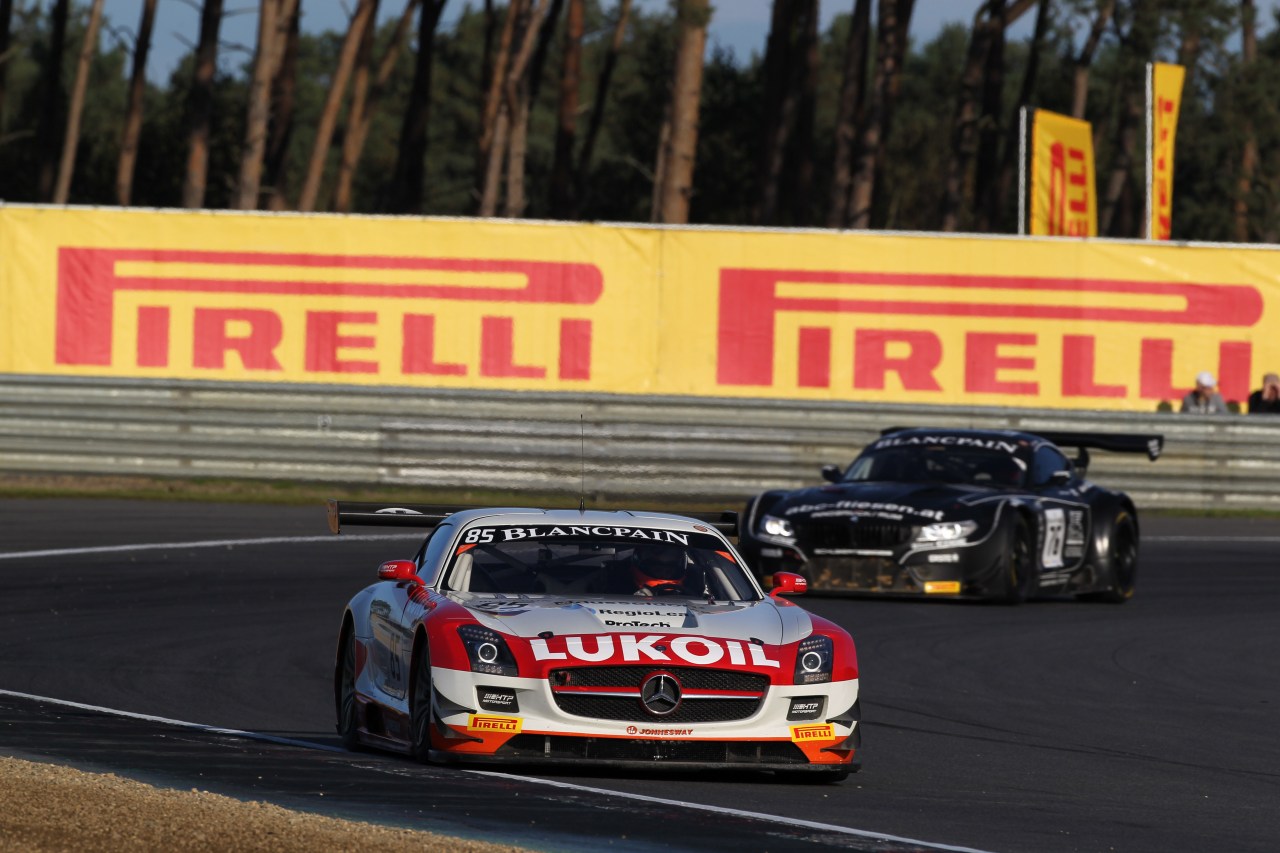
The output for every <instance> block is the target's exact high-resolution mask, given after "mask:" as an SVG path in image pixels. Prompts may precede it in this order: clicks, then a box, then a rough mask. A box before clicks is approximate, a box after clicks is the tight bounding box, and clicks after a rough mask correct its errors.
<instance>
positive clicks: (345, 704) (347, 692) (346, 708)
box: [336, 629, 360, 749]
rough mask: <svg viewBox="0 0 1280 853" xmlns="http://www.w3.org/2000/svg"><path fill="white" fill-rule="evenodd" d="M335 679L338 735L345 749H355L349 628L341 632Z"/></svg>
mask: <svg viewBox="0 0 1280 853" xmlns="http://www.w3.org/2000/svg"><path fill="white" fill-rule="evenodd" d="M337 681H338V689H337V691H336V692H337V697H336V698H337V702H338V737H339V738H340V739H341V740H342V746H343V747H344V748H345V749H355V748H356V746H357V745H358V743H359V737H360V733H359V726H358V720H357V714H358V711H357V703H356V638H355V635H354V634H353V633H352V631H351V630H350V629H348V630H347V631H344V632H343V634H342V646H341V656H340V658H339V661H338V679H337Z"/></svg>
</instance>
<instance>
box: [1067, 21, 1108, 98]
mask: <svg viewBox="0 0 1280 853" xmlns="http://www.w3.org/2000/svg"><path fill="white" fill-rule="evenodd" d="M1115 9H1116V3H1115V0H1107V2H1106V3H1104V4H1103V5H1102V7H1101V8H1099V9H1098V15H1097V17H1095V18H1094V19H1093V25H1092V26H1091V27H1090V28H1089V36H1088V37H1087V38H1086V39H1085V41H1084V44H1083V45H1082V46H1081V47H1080V53H1078V54H1077V55H1076V58H1075V61H1074V62H1073V63H1072V64H1073V65H1074V66H1075V68H1074V71H1073V72H1072V90H1071V115H1072V117H1073V118H1078V119H1083V118H1084V109H1085V104H1086V103H1087V102H1088V100H1089V66H1091V65H1093V55H1094V53H1096V52H1097V50H1098V43H1099V42H1100V41H1102V36H1103V33H1105V32H1106V30H1107V24H1108V23H1110V21H1111V16H1112V14H1114V13H1115Z"/></svg>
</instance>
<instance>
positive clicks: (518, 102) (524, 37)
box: [479, 0, 548, 216]
mask: <svg viewBox="0 0 1280 853" xmlns="http://www.w3.org/2000/svg"><path fill="white" fill-rule="evenodd" d="M547 5H548V0H539V3H538V5H537V7H536V8H533V9H529V8H527V7H526V9H525V10H524V11H525V12H527V14H526V15H523V16H522V17H523V19H524V20H523V22H522V26H521V27H520V30H521V38H520V50H519V51H518V52H517V53H516V56H515V59H514V60H513V61H512V63H511V68H510V70H509V71H508V72H507V77H506V80H505V81H504V82H503V87H502V92H503V96H502V101H501V104H500V105H499V109H498V124H499V125H500V126H501V133H498V132H496V131H495V134H494V140H493V144H492V146H491V147H490V149H489V163H488V168H487V169H486V172H485V184H484V188H483V191H482V193H481V197H480V211H479V215H480V216H494V215H495V214H496V213H497V210H498V195H499V191H500V189H501V183H502V180H501V179H502V162H503V160H504V159H505V160H507V163H508V168H509V167H510V165H511V163H512V162H518V163H519V164H520V166H521V168H520V172H519V173H518V174H515V175H513V174H511V173H510V171H508V174H507V190H508V193H511V192H512V191H513V190H514V192H515V194H516V195H517V196H518V197H517V198H515V199H512V198H510V196H509V197H508V200H507V204H506V208H505V209H506V211H507V215H509V216H510V215H517V216H518V215H519V214H518V213H515V214H513V213H511V211H512V210H514V209H517V208H518V209H519V210H521V211H523V209H524V169H523V163H524V159H523V158H524V145H525V140H526V138H527V133H528V119H529V113H528V89H527V88H523V87H527V85H528V79H527V76H526V75H527V72H528V70H529V62H530V60H532V58H533V51H534V47H535V45H536V43H537V38H538V32H539V27H540V25H541V23H542V19H543V17H544V16H545V15H546V13H547ZM512 146H515V147H517V148H518V149H519V151H518V152H517V155H516V157H515V160H514V161H513V159H512V151H511V147H512Z"/></svg>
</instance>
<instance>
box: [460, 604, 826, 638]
mask: <svg viewBox="0 0 1280 853" xmlns="http://www.w3.org/2000/svg"><path fill="white" fill-rule="evenodd" d="M449 596H450V598H452V599H453V600H454V601H456V602H457V603H458V604H460V605H462V606H463V607H465V608H466V609H467V610H468V611H469V612H470V613H471V614H472V615H473V616H474V617H475V619H476V621H477V622H479V623H480V624H482V625H484V626H485V627H487V628H492V629H493V630H495V631H499V632H502V633H505V634H513V635H515V636H518V637H525V638H532V637H538V636H541V635H544V634H545V633H546V632H548V631H550V632H551V633H552V634H556V635H582V634H620V633H628V634H634V633H637V632H641V633H656V632H661V633H664V634H693V635H697V636H701V637H715V638H719V639H726V640H744V641H748V642H749V641H751V640H753V639H754V640H759V641H760V642H762V643H765V644H766V645H775V646H777V645H784V644H787V643H794V642H797V641H799V640H801V639H804V638H805V637H807V636H808V635H809V634H810V633H812V629H813V626H812V622H811V621H810V619H809V614H808V613H806V612H805V611H804V610H803V609H802V608H800V607H793V606H790V605H786V604H783V605H779V604H777V603H775V602H774V601H773V600H771V599H766V600H764V601H739V602H721V603H715V604H708V603H707V602H704V601H690V600H687V599H674V598H659V599H648V598H634V597H631V596H619V597H616V598H614V597H609V598H605V597H600V598H590V599H567V598H563V597H559V596H499V595H493V594H487V593H449Z"/></svg>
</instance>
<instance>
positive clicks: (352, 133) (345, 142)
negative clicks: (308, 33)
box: [330, 25, 376, 213]
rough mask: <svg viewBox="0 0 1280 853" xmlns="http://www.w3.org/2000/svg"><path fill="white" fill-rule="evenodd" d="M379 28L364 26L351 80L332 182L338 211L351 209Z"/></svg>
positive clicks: (334, 202)
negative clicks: (352, 184)
mask: <svg viewBox="0 0 1280 853" xmlns="http://www.w3.org/2000/svg"><path fill="white" fill-rule="evenodd" d="M375 29H376V28H375V27H374V26H372V25H369V26H366V27H365V28H364V33H363V34H362V35H361V37H360V49H359V51H358V52H357V53H356V65H355V73H354V76H353V77H352V80H351V104H350V106H349V107H347V127H346V130H345V131H344V132H343V134H342V152H341V153H340V154H339V155H338V174H337V177H336V178H335V180H334V186H333V204H332V205H330V209H331V210H333V211H335V212H337V213H349V212H350V211H351V182H352V179H353V177H354V175H355V170H356V160H357V159H358V157H359V155H358V153H357V152H356V150H355V146H356V144H357V143H358V142H359V144H361V145H363V142H360V141H359V140H357V139H356V135H357V134H358V132H359V131H358V128H359V126H360V123H361V122H362V121H363V120H364V112H365V109H366V108H367V107H366V105H367V103H368V100H369V78H370V77H371V76H372V75H373V36H374V30H375Z"/></svg>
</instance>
